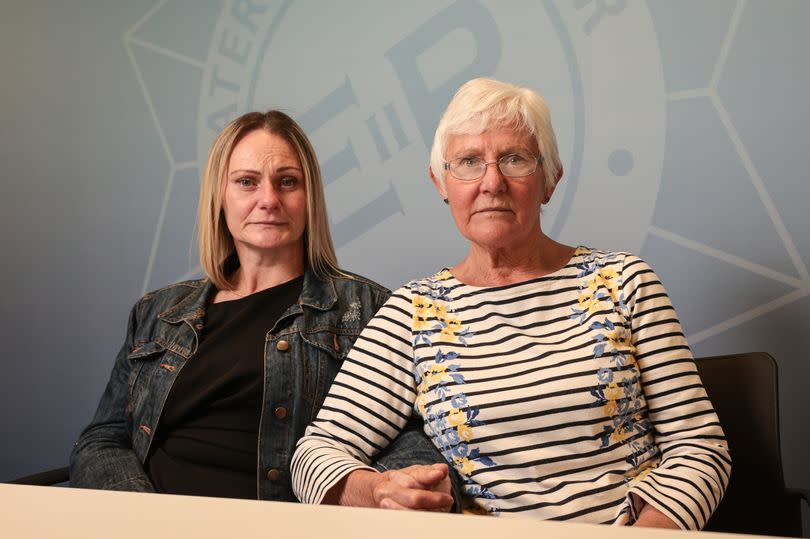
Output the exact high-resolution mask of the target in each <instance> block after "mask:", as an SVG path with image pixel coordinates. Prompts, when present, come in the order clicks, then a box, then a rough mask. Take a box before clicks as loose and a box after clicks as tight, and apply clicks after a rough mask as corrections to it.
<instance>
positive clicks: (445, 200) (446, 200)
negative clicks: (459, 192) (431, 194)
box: [442, 198, 450, 204]
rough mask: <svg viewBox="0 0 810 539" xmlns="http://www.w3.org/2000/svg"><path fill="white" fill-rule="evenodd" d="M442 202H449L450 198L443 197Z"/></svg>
mask: <svg viewBox="0 0 810 539" xmlns="http://www.w3.org/2000/svg"><path fill="white" fill-rule="evenodd" d="M442 202H444V203H445V204H450V199H449V198H443V199H442Z"/></svg>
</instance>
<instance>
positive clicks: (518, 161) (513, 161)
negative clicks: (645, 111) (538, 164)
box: [504, 153, 528, 165]
mask: <svg viewBox="0 0 810 539" xmlns="http://www.w3.org/2000/svg"><path fill="white" fill-rule="evenodd" d="M504 161H505V162H506V163H508V164H510V165H522V164H523V163H525V162H526V161H528V160H527V159H526V158H525V157H524V156H522V155H520V154H518V153H513V154H512V155H507V156H506V158H505V159H504Z"/></svg>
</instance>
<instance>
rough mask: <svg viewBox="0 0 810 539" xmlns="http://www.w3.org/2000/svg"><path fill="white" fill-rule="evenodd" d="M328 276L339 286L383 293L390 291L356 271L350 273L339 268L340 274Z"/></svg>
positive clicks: (386, 293)
mask: <svg viewBox="0 0 810 539" xmlns="http://www.w3.org/2000/svg"><path fill="white" fill-rule="evenodd" d="M330 278H331V279H332V281H333V282H334V283H335V286H336V287H339V288H344V289H346V288H348V289H355V290H368V291H370V292H373V293H375V294H385V295H388V294H390V293H391V291H390V290H388V289H387V288H386V287H384V286H383V285H381V284H380V283H377V282H375V281H372V280H371V279H369V278H368V277H363V276H362V275H358V274H356V273H352V272H350V271H346V270H340V275H332V276H331V277H330Z"/></svg>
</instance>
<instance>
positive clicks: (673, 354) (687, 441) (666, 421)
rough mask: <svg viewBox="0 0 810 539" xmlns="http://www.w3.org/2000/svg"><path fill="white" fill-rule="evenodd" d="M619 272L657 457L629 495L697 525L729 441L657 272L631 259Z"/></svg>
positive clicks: (711, 498) (715, 495)
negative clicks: (653, 465)
mask: <svg viewBox="0 0 810 539" xmlns="http://www.w3.org/2000/svg"><path fill="white" fill-rule="evenodd" d="M622 275H623V284H622V291H623V294H624V301H625V303H626V305H627V308H628V310H629V313H630V326H631V335H632V337H631V339H632V345H633V346H634V347H635V358H636V362H637V364H638V368H639V371H640V377H641V386H642V388H643V392H644V397H645V399H646V401H647V407H648V413H649V418H650V421H651V423H652V427H653V429H654V436H655V442H656V444H657V446H658V449H659V451H660V456H661V457H660V458H661V460H660V462H659V463H658V465H657V466H656V467H653V468H651V469H649V470H648V471H647V473H646V474H644V473H643V474H642V475H641V476H639V478H638V479H637V481H635V483H634V484H633V485H632V487H631V488H630V491H629V492H630V494H635V495H637V496H638V497H640V498H641V499H642V500H643V501H644V502H646V503H649V504H651V505H653V506H654V507H655V508H656V509H658V510H659V511H661V512H662V513H664V514H665V515H667V516H668V517H669V518H670V519H672V520H673V521H674V522H676V523H677V524H678V525H679V526H681V527H682V528H684V529H693V530H696V529H701V528H703V526H704V525H705V524H706V521H707V520H708V519H709V517H710V516H711V514H712V513H713V512H714V510H715V509H716V508H717V505H718V504H719V503H720V499H721V498H722V497H723V493H724V492H725V489H726V487H727V485H728V480H729V476H730V473H731V458H730V456H729V451H728V444H727V443H726V439H725V435H724V434H723V429H722V428H721V426H720V422H719V421H718V418H717V414H716V413H715V411H714V408H713V407H712V403H711V401H709V398H708V396H707V395H706V391H705V389H704V388H703V384H702V382H701V380H700V377H699V375H698V372H697V367H696V366H695V362H694V359H693V357H692V352H691V350H690V349H689V345H688V343H687V342H686V338H685V337H684V334H683V330H682V328H681V324H680V322H679V321H678V316H677V314H676V313H675V309H674V308H673V306H672V302H671V301H670V299H669V296H667V293H666V291H665V290H664V287H663V286H662V284H661V281H660V280H659V279H658V276H657V275H656V274H655V272H654V271H653V270H652V269H651V268H650V266H649V265H647V263H645V262H644V261H643V260H641V259H639V258H638V257H635V256H627V257H626V258H625V262H624V268H623V273H622Z"/></svg>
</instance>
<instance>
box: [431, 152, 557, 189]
mask: <svg viewBox="0 0 810 539" xmlns="http://www.w3.org/2000/svg"><path fill="white" fill-rule="evenodd" d="M512 155H515V153H510V154H507V155H504V156H503V157H501V158H500V159H498V160H497V161H485V162H484V170H483V171H482V172H481V175H480V176H478V177H477V178H459V177H458V176H456V175H455V174H453V172H452V171H451V170H450V163H452V162H453V161H458V160H459V159H467V157H458V158H456V159H453V160H451V161H445V162H444V170H446V171H447V172H448V173H449V174H450V175H451V176H453V178H455V179H456V180H458V181H460V182H477V181H478V180H480V179H481V178H483V177H484V176H486V174H487V168H489V165H498V172H500V173H501V174H503V176H504V178H526V177H527V176H531V175H532V174H534V173H535V172H537V167H539V166H542V165H543V156H542V155H538V156H537V157H536V158H535V159H534V163H535V167H534V169H532V171H531V172H527V173H526V174H523V175H522V176H512V175H510V174H506V173H504V171H503V170H502V169H501V161H503V160H504V159H506V158H507V157H510V156H512Z"/></svg>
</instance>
